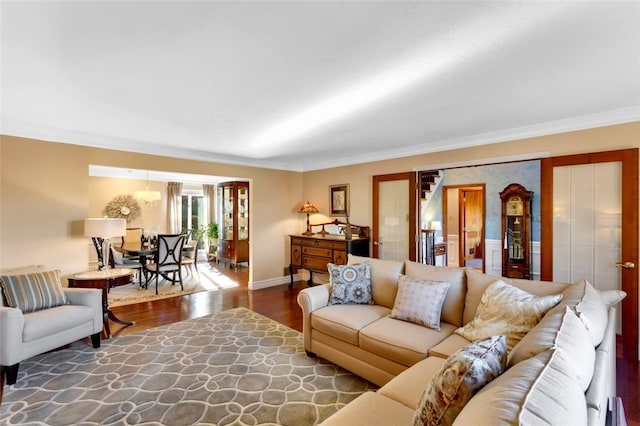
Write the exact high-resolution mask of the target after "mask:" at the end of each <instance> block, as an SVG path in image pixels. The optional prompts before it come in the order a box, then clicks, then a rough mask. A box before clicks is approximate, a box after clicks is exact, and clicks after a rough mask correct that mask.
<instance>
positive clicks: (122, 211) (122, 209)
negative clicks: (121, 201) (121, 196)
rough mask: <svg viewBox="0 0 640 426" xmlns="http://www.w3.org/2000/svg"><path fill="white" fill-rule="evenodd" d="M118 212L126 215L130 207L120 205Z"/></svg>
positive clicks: (129, 211)
mask: <svg viewBox="0 0 640 426" xmlns="http://www.w3.org/2000/svg"><path fill="white" fill-rule="evenodd" d="M120 213H122V214H123V215H125V216H127V215H128V214H129V213H131V209H130V208H129V207H127V206H122V207H120Z"/></svg>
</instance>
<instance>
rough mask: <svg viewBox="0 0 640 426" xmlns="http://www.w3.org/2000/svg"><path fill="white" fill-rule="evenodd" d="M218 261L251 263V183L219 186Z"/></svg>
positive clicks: (231, 183)
mask: <svg viewBox="0 0 640 426" xmlns="http://www.w3.org/2000/svg"><path fill="white" fill-rule="evenodd" d="M217 205H218V206H217V207H218V220H219V222H220V231H219V234H220V237H219V239H218V261H222V262H229V263H231V264H232V265H234V266H236V267H237V266H238V263H241V262H249V182H224V183H220V184H218V199H217Z"/></svg>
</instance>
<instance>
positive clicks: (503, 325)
mask: <svg viewBox="0 0 640 426" xmlns="http://www.w3.org/2000/svg"><path fill="white" fill-rule="evenodd" d="M560 300H562V295H561V294H554V295H551V296H542V297H539V296H534V295H533V294H530V293H527V292H526V291H524V290H520V289H519V288H517V287H514V286H512V285H510V284H507V283H505V282H504V281H502V280H497V281H496V282H494V283H493V284H491V285H490V286H489V287H487V289H486V290H485V292H484V293H483V295H482V298H481V300H480V304H479V305H478V309H477V310H476V315H475V318H474V319H473V320H472V321H471V322H469V323H467V324H466V325H464V326H463V327H460V328H458V329H457V330H456V331H455V333H457V334H459V335H461V336H462V337H464V338H465V339H467V340H470V341H472V342H473V341H475V340H480V339H485V338H487V337H489V336H496V335H504V336H505V337H506V339H507V349H508V350H511V349H512V348H513V347H514V346H515V344H516V343H518V341H519V340H520V339H522V338H523V337H524V335H525V334H527V332H528V331H529V330H531V329H532V328H533V327H535V325H536V324H538V322H539V321H540V319H541V318H542V317H543V315H544V314H545V313H546V312H547V311H548V310H549V309H551V308H553V307H554V306H555V305H557V304H558V303H559V302H560Z"/></svg>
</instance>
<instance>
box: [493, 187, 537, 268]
mask: <svg viewBox="0 0 640 426" xmlns="http://www.w3.org/2000/svg"><path fill="white" fill-rule="evenodd" d="M532 198H533V192H531V191H527V190H526V188H525V187H524V186H522V185H519V184H517V183H512V184H510V185H508V186H507V187H506V188H505V189H504V190H503V191H502V192H501V193H500V199H501V200H502V237H503V242H502V276H504V277H509V278H524V279H531V199H532Z"/></svg>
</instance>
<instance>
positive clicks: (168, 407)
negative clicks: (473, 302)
mask: <svg viewBox="0 0 640 426" xmlns="http://www.w3.org/2000/svg"><path fill="white" fill-rule="evenodd" d="M375 388H376V387H375V385H373V384H371V383H368V382H367V381H365V380H364V379H361V378H359V377H357V376H355V375H353V374H351V373H349V372H347V371H345V370H343V369H341V368H340V367H337V366H335V365H333V364H331V363H329V362H327V361H324V360H321V359H317V358H309V357H307V356H306V355H305V353H304V348H303V344H302V335H301V334H300V333H299V332H298V331H296V330H292V329H290V328H288V327H286V326H284V325H282V324H279V323H277V322H275V321H273V320H271V319H269V318H266V317H264V316H262V315H260V314H257V313H255V312H253V311H250V310H248V309H245V308H236V309H231V310H228V311H224V312H221V313H219V314H216V315H213V316H207V317H202V318H198V319H194V320H187V321H182V322H178V323H175V324H171V325H168V326H163V327H158V328H154V329H151V330H147V331H145V332H141V333H136V334H131V335H126V336H122V337H116V338H113V339H109V340H106V341H103V342H102V347H101V348H100V349H97V350H96V349H93V348H91V347H89V346H87V345H85V344H82V343H76V344H74V345H72V346H71V347H70V348H68V349H63V350H60V351H56V352H51V353H48V354H43V355H39V356H36V357H33V358H31V359H29V360H27V361H24V362H22V363H21V364H20V371H19V373H18V381H17V383H16V384H15V385H12V386H6V387H5V393H4V398H3V401H2V405H0V424H1V425H24V424H46V425H71V424H73V425H79V424H85V425H86V424H101V425H124V424H127V425H128V424H141V423H144V424H154V425H159V424H161V425H195V424H199V425H203V424H210V425H229V424H234V425H296V426H301V425H314V424H317V423H319V422H321V421H323V420H324V419H326V418H327V417H329V416H330V415H331V414H333V413H335V412H336V411H337V410H339V409H340V408H341V407H343V406H344V405H345V404H347V403H349V402H350V401H352V400H353V399H354V398H356V397H357V396H358V395H360V394H361V393H363V392H365V391H367V390H372V389H375Z"/></svg>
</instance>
